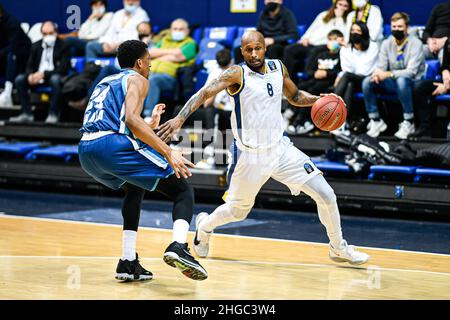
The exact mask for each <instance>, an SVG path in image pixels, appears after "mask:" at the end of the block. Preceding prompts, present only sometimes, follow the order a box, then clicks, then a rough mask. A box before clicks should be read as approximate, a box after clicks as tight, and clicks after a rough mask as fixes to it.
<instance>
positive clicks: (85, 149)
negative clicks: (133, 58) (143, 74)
mask: <svg viewBox="0 0 450 320" xmlns="http://www.w3.org/2000/svg"><path fill="white" fill-rule="evenodd" d="M133 74H137V73H136V72H135V71H133V70H123V71H121V72H120V73H118V74H116V75H112V76H109V77H106V78H105V79H103V80H102V81H101V82H100V83H99V84H98V85H97V86H96V87H95V90H94V92H93V93H92V95H91V97H90V99H89V104H88V106H87V108H86V112H85V115H84V120H83V126H82V127H81V129H80V131H81V132H82V133H83V137H82V138H81V141H80V144H79V147H78V154H79V158H80V164H81V167H82V168H83V170H84V171H86V172H87V173H88V174H89V175H90V176H92V177H93V178H94V179H95V180H97V181H99V182H100V183H102V184H104V185H105V186H108V187H110V188H112V189H119V188H120V187H122V186H123V185H124V184H125V183H126V182H128V183H131V184H133V185H135V186H138V187H141V188H143V189H146V190H149V191H153V190H154V189H155V188H156V186H157V185H158V182H159V180H160V179H164V178H167V177H168V176H170V175H171V174H173V169H172V168H171V167H170V165H169V163H168V162H167V160H166V159H164V157H163V156H161V155H160V154H159V153H158V152H156V151H155V150H154V149H153V148H151V147H150V146H148V145H146V144H145V143H143V142H142V141H140V140H138V139H136V138H135V137H134V135H133V133H132V132H131V131H130V130H129V129H128V128H127V126H126V125H125V113H126V112H125V96H126V93H127V80H128V78H129V76H130V75H133Z"/></svg>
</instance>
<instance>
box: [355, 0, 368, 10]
mask: <svg viewBox="0 0 450 320" xmlns="http://www.w3.org/2000/svg"><path fill="white" fill-rule="evenodd" d="M353 4H354V5H355V6H356V7H357V8H362V7H364V6H365V5H366V4H367V0H353Z"/></svg>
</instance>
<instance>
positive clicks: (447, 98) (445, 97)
mask: <svg viewBox="0 0 450 320" xmlns="http://www.w3.org/2000/svg"><path fill="white" fill-rule="evenodd" d="M435 99H436V101H439V102H449V101H450V94H443V95H440V96H437V97H436V98H435Z"/></svg>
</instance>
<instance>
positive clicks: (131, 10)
mask: <svg viewBox="0 0 450 320" xmlns="http://www.w3.org/2000/svg"><path fill="white" fill-rule="evenodd" d="M124 8H125V11H126V12H128V13H130V14H133V13H134V12H135V11H136V10H137V8H139V6H138V5H134V4H126V5H125V7H124Z"/></svg>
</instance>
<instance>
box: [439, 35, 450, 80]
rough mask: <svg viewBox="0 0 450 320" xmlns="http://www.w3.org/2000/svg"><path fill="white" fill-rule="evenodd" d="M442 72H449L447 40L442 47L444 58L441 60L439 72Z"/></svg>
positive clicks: (449, 48)
mask: <svg viewBox="0 0 450 320" xmlns="http://www.w3.org/2000/svg"><path fill="white" fill-rule="evenodd" d="M444 70H449V71H450V40H448V39H447V42H445V45H444V57H443V58H442V66H441V72H442V71H444Z"/></svg>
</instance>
